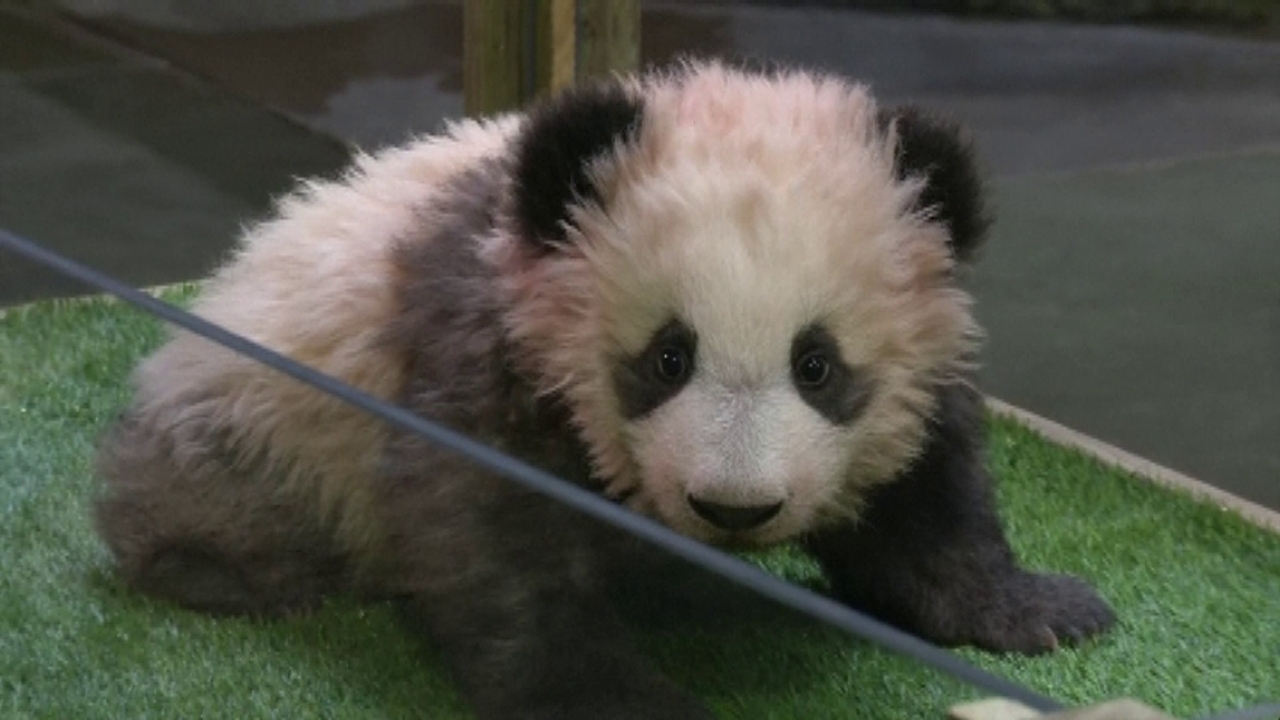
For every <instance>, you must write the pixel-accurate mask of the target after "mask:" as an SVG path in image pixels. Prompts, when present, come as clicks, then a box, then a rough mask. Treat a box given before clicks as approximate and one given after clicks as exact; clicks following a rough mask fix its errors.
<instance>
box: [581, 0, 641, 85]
mask: <svg viewBox="0 0 1280 720" xmlns="http://www.w3.org/2000/svg"><path fill="white" fill-rule="evenodd" d="M578 36H579V39H578V67H577V73H576V75H577V78H578V79H579V80H581V79H583V78H587V77H591V76H593V75H607V74H609V73H614V72H627V71H630V70H634V69H636V67H638V66H639V65H640V0H578Z"/></svg>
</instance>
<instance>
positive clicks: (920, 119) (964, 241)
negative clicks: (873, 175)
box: [880, 106, 991, 260]
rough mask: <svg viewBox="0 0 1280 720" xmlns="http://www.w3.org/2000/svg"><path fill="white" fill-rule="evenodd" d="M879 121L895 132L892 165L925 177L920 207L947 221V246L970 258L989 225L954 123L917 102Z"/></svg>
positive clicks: (968, 150) (969, 155)
mask: <svg viewBox="0 0 1280 720" xmlns="http://www.w3.org/2000/svg"><path fill="white" fill-rule="evenodd" d="M880 122H881V123H882V124H883V125H885V126H890V125H891V126H892V127H893V128H894V131H895V132H896V133H897V135H898V152H897V157H896V158H895V159H894V170H895V172H896V173H897V175H898V177H899V178H900V179H906V178H909V177H923V178H924V179H925V183H926V184H925V187H924V190H923V191H922V192H921V193H920V199H919V201H918V202H919V206H920V209H921V210H925V211H927V212H929V213H931V214H932V216H933V217H934V218H936V219H937V220H938V221H939V222H941V223H943V224H944V225H946V226H947V230H948V231H949V232H950V235H951V251H952V252H953V253H954V254H955V256H956V258H958V259H960V260H969V259H970V258H971V257H972V256H973V253H974V251H975V250H977V249H978V246H979V245H981V244H982V241H983V239H984V237H985V235H986V232H987V227H988V226H989V225H990V224H991V220H990V218H989V217H988V216H987V211H986V207H985V201H984V198H983V194H984V191H983V186H982V179H981V177H980V176H979V173H978V168H977V165H976V163H975V162H974V159H973V149H972V147H970V144H969V141H968V139H967V138H966V136H965V133H964V131H963V130H962V129H961V128H960V126H959V125H958V124H956V123H955V122H952V121H950V120H947V119H946V118H942V117H939V116H937V115H933V114H931V113H928V112H926V111H924V110H921V109H919V108H915V107H910V106H906V107H900V108H894V109H892V110H887V111H882V112H881V114H880Z"/></svg>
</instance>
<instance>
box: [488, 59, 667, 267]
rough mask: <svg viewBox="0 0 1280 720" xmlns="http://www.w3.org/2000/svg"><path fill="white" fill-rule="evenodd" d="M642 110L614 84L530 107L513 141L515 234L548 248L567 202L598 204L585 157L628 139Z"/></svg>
mask: <svg viewBox="0 0 1280 720" xmlns="http://www.w3.org/2000/svg"><path fill="white" fill-rule="evenodd" d="M643 112H644V108H643V105H642V104H641V102H640V100H639V99H638V98H636V97H634V96H632V95H631V94H629V93H628V92H627V91H626V90H624V89H623V88H622V87H621V86H619V85H617V84H616V83H602V84H596V85H586V86H581V87H578V88H573V89H570V90H568V91H566V92H564V93H561V94H560V95H558V96H556V97H554V98H551V99H550V100H547V101H545V102H543V103H542V104H541V105H538V106H537V107H535V108H534V109H533V110H532V111H531V112H530V114H529V117H528V119H527V120H526V121H525V125H524V128H523V130H522V131H521V134H520V137H519V139H518V141H517V147H516V162H515V170H514V181H515V187H514V193H515V221H516V224H517V230H518V231H519V232H520V234H521V236H522V237H524V238H525V239H526V240H528V241H530V242H535V243H539V244H541V245H543V246H549V244H551V243H556V242H562V241H563V240H564V239H565V232H564V224H565V223H566V222H568V221H569V206H570V204H574V203H582V202H599V201H600V194H599V189H598V188H596V187H595V186H594V185H593V184H592V182H591V179H590V177H589V175H588V172H587V171H588V169H589V168H590V165H591V161H592V160H594V159H596V158H598V157H600V156H601V155H603V154H604V153H606V152H609V151H610V150H612V149H613V148H614V147H615V145H617V143H619V142H629V141H631V140H633V139H634V138H635V136H636V134H637V133H638V132H639V129H640V121H641V119H642V116H643Z"/></svg>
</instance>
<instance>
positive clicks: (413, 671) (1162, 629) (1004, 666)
mask: <svg viewBox="0 0 1280 720" xmlns="http://www.w3.org/2000/svg"><path fill="white" fill-rule="evenodd" d="M165 295H166V297H167V298H168V299H171V300H183V299H185V298H186V297H188V296H189V295H190V290H174V291H168V292H166V293H165ZM162 336H163V331H162V329H161V328H160V327H159V326H158V325H157V324H156V323H155V322H154V321H152V320H150V319H148V318H145V317H143V316H141V315H139V314H138V313H136V312H135V311H131V310H129V309H126V308H123V307H121V306H119V305H117V304H115V303H111V302H107V301H103V300H88V301H63V302H51V303H42V304H38V305H35V306H30V307H25V308H20V309H16V310H12V311H10V312H8V313H7V314H4V315H3V316H0V556H2V557H3V566H2V567H3V569H2V570H0V717H4V718H142V717H200V718H249V717H279V718H311V717H334V718H400V717H406V718H407V717H432V718H442V719H444V720H451V719H453V718H466V717H469V716H468V714H467V712H466V711H465V709H464V708H463V706H462V705H461V703H460V702H459V700H458V699H457V697H456V696H455V695H454V693H453V690H452V689H451V686H450V683H449V682H448V680H447V678H446V677H445V674H444V671H443V668H442V666H441V665H440V663H439V662H438V661H437V660H436V659H435V658H433V657H432V656H431V653H430V650H429V649H423V648H421V647H420V646H418V645H417V644H416V643H415V642H414V641H413V640H412V639H411V638H410V637H408V636H407V635H406V634H405V633H404V632H403V631H402V630H401V628H399V627H398V626H397V624H396V622H395V620H394V618H393V617H392V613H391V612H390V610H389V609H388V608H386V607H384V606H380V605H373V606H358V605H355V604H353V603H351V602H348V601H343V600H336V601H334V602H331V603H329V604H328V605H327V606H326V607H325V608H323V609H322V610H321V611H319V612H317V613H315V614H312V615H308V616H305V617H299V618H293V619H289V620H281V621H272V622H255V621H249V620H242V619H213V618H208V617H205V616H202V615H198V614H194V613H190V612H185V611H182V610H179V609H177V608H174V607H170V606H167V605H164V604H162V603H157V602H153V601H150V600H148V599H146V598H143V597H140V596H138V595H136V594H134V593H131V592H128V591H127V590H126V589H125V588H124V587H123V586H122V585H121V584H120V583H119V582H118V581H117V580H115V579H114V578H113V577H112V575H111V572H110V566H109V562H108V559H107V556H106V553H105V551H104V550H103V549H102V548H101V547H100V545H99V544H98V542H97V541H96V539H95V537H94V536H93V532H92V529H91V528H90V524H89V522H88V518H87V508H88V504H89V501H90V498H91V497H92V495H93V492H94V485H93V479H92V477H91V471H90V466H91V458H92V447H93V442H94V437H95V435H96V433H97V432H98V431H99V430H100V429H101V428H102V427H103V426H104V425H105V424H106V423H107V422H108V421H109V419H110V418H111V417H112V415H113V413H114V412H116V411H117V410H118V409H119V408H120V407H122V406H123V405H124V403H125V402H126V400H127V392H128V391H127V387H126V384H125V378H126V376H127V374H128V372H129V369H130V367H131V366H132V365H133V363H134V362H135V361H136V360H137V358H138V357H139V356H140V355H142V354H143V353H144V352H145V351H146V350H147V349H148V348H151V347H153V346H155V345H156V344H157V343H158V342H160V340H161V339H162ZM992 430H993V436H992V441H991V450H990V455H991V462H992V467H993V469H994V471H995V473H996V474H997V476H998V477H1000V478H1001V481H1002V482H1001V486H1000V488H1001V489H1000V494H1001V501H1002V504H1003V508H1004V515H1005V518H1006V522H1007V524H1008V527H1009V532H1010V536H1011V539H1012V541H1013V543H1014V545H1015V546H1016V547H1017V549H1018V550H1019V552H1020V553H1021V555H1022V557H1023V558H1024V560H1025V561H1026V562H1027V563H1028V564H1029V565H1031V566H1033V567H1038V568H1051V569H1054V570H1059V571H1064V572H1074V573H1079V574H1082V575H1084V576H1086V577H1088V578H1089V579H1090V580H1091V581H1092V582H1094V583H1096V584H1097V586H1098V587H1099V588H1100V589H1101V591H1102V592H1103V594H1104V595H1106V596H1107V597H1108V598H1109V599H1110V600H1111V601H1112V602H1113V604H1114V605H1115V607H1116V610H1117V612H1118V614H1119V616H1120V625H1119V627H1118V628H1117V629H1116V630H1115V631H1114V632H1113V633H1112V634H1110V635H1108V636H1106V637H1104V638H1102V639H1100V640H1098V641H1096V642H1091V643H1089V644H1087V645H1085V646H1083V647H1081V648H1077V649H1071V650H1065V651H1062V652H1059V653H1056V654H1054V655H1052V656H1047V657H1038V658H1020V657H1019V658H1015V657H1010V658H1002V657H995V656H991V655H987V654H984V653H980V652H976V651H969V650H966V651H962V653H963V655H964V656H965V657H967V658H969V659H971V660H973V661H974V662H977V663H978V664H980V665H982V666H984V667H987V668H989V669H992V670H994V671H996V672H998V673H1001V674H1004V675H1007V676H1008V677H1010V678H1013V679H1014V680H1016V681H1018V682H1021V683H1024V684H1026V685H1028V686H1030V687H1033V688H1035V689H1036V690H1038V691H1040V692H1042V693H1044V694H1047V695H1050V696H1053V697H1055V698H1057V699H1059V700H1062V701H1064V702H1068V703H1072V704H1083V703H1088V702H1093V701H1098V700H1102V699H1106V698H1110V697H1117V696H1133V697H1138V698H1141V699H1143V700H1145V701H1147V702H1149V703H1151V704H1153V705H1156V706H1158V707H1161V708H1163V709H1165V710H1167V711H1169V712H1171V713H1174V714H1177V715H1179V716H1180V717H1184V718H1191V717H1198V716H1202V715H1205V714H1208V713H1210V712H1212V711H1216V710H1221V709H1226V708H1231V707H1242V706H1245V705H1250V704H1255V703H1259V702H1262V701H1266V700H1274V699H1276V698H1280V537H1278V536H1276V535H1273V534H1269V533H1267V532H1265V531H1262V530H1259V529H1257V528H1255V527H1253V526H1251V525H1249V524H1247V523H1245V522H1244V521H1242V520H1240V519H1238V518H1237V517H1235V516H1234V515H1232V514H1231V513H1229V512H1226V511H1223V510H1220V509H1217V508H1214V507H1212V506H1208V505H1204V504H1200V503H1197V502H1195V501H1192V500H1190V499H1188V498H1185V497H1182V496H1180V495H1178V494H1175V493H1172V492H1169V491H1166V490H1163V489H1159V488H1156V487H1154V486H1152V485H1150V484H1148V483H1145V482H1142V481H1139V480H1136V479H1134V478H1132V477H1130V476H1128V475H1126V474H1125V473H1123V472H1119V471H1116V470H1112V469H1109V468H1107V467H1104V466H1102V465H1101V464H1099V463H1097V462H1096V461H1094V460H1092V459H1089V458H1087V457H1085V456H1082V455H1080V454H1078V453H1076V452H1072V451H1068V450H1064V449H1062V448H1058V447H1054V446H1052V445H1050V444H1048V443H1046V442H1045V441H1043V440H1041V439H1040V438H1039V437H1037V436H1036V435H1035V434H1033V433H1032V432H1030V431H1028V430H1026V429H1024V428H1022V427H1020V426H1018V425H1016V424H1014V423H1012V422H1009V421H1005V420H993V427H992ZM764 562H765V564H766V565H768V566H770V567H774V568H777V569H780V571H781V572H783V573H785V574H788V575H790V576H792V577H794V578H799V579H802V580H805V579H810V578H811V573H812V571H811V566H809V565H807V564H806V563H804V562H802V561H801V560H800V559H799V558H798V557H797V556H795V555H793V554H791V553H788V552H786V551H784V552H781V553H778V554H774V555H772V556H770V557H768V558H766V559H765V561H764ZM674 612H677V611H676V610H675V609H673V613H674ZM641 642H642V644H643V645H644V646H645V647H646V648H647V649H649V650H650V651H651V652H652V654H653V655H654V656H655V659H656V662H658V663H659V664H660V665H661V666H662V667H664V668H665V669H666V671H667V672H668V673H670V674H671V675H673V676H674V677H676V678H678V679H679V680H680V681H681V682H682V683H684V684H685V685H686V686H687V687H689V688H691V689H692V690H694V691H695V692H697V693H698V694H699V695H701V696H702V697H704V698H706V699H707V700H708V702H710V703H711V704H712V705H713V706H715V707H716V708H717V709H718V710H719V711H720V713H721V714H722V716H723V717H726V718H779V719H781V718H814V719H822V718H833V719H834V718H849V717H858V718H872V719H878V718H884V719H886V720H888V719H891V718H939V717H941V716H942V711H943V709H944V708H945V707H946V706H948V705H950V704H952V703H955V702H958V701H961V700H965V699H970V698H972V697H975V696H976V693H975V692H974V691H973V690H971V689H968V688H965V687H963V686H962V685H960V684H959V683H957V682H955V681H952V680H949V679H946V678H943V677H941V676H939V675H937V674H936V673H934V672H932V671H930V670H926V669H923V668H920V667H918V666H916V665H914V664H912V663H911V662H910V661H909V660H906V659H903V658H900V657H897V656H894V655H891V654H888V653H885V652H883V651H881V650H879V649H877V648H874V647H872V646H870V645H868V644H866V643H864V642H861V641H858V640H856V639H851V638H848V637H845V636H843V635H841V634H839V633H836V632H834V631H830V630H826V629H823V628H820V627H818V626H816V625H814V624H812V623H805V622H800V621H792V620H788V619H786V616H783V615H779V616H778V618H772V617H770V619H768V621H756V622H745V621H737V622H735V621H725V622H712V623H709V624H706V625H697V624H694V625H692V626H690V624H689V623H681V624H676V625H674V626H673V627H671V628H666V629H664V627H663V626H661V625H660V626H656V627H655V628H652V629H650V630H648V631H646V632H645V634H644V635H643V636H642V637H641Z"/></svg>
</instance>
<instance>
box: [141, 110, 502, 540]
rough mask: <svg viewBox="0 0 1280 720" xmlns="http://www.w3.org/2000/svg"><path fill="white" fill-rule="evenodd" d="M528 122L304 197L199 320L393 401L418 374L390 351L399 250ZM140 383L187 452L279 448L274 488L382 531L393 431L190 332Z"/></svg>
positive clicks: (263, 230)
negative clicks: (374, 477) (373, 491)
mask: <svg viewBox="0 0 1280 720" xmlns="http://www.w3.org/2000/svg"><path fill="white" fill-rule="evenodd" d="M518 122H519V120H518V118H516V117H511V116H508V117H504V118H499V119H497V120H494V121H491V122H470V121H469V122H464V123H460V124H457V125H455V126H452V127H451V128H450V129H449V131H448V132H447V133H446V134H443V135H440V136H433V137H427V138H421V139H418V140H415V141H413V142H410V143H408V144H406V145H404V146H401V147H397V148H392V149H388V150H384V151H382V152H380V153H377V154H374V155H366V156H361V157H360V158H359V159H358V160H357V161H356V162H355V164H354V165H353V167H352V168H351V169H350V170H348V171H347V172H346V173H345V174H344V176H343V177H341V178H339V179H338V180H336V181H323V182H311V183H307V184H304V185H303V186H301V187H300V188H299V190H298V191H296V192H295V193H293V194H291V195H289V196H287V197H285V198H284V199H282V200H281V201H280V202H279V204H278V206H277V210H276V213H275V214H274V216H273V217H272V218H271V219H269V220H267V221H265V222H262V223H260V224H257V225H255V226H252V227H250V228H248V229H247V230H246V232H245V234H244V236H243V238H242V240H241V242H240V245H239V247H238V249H237V250H236V251H235V253H234V255H233V256H232V258H231V259H230V260H229V261H228V262H227V263H226V265H225V266H224V267H222V268H221V269H220V270H219V271H218V272H217V273H216V274H215V275H214V276H213V278H212V279H211V280H209V281H208V283H207V284H206V286H205V287H204V288H203V289H202V291H201V294H200V297H199V299H198V300H197V301H196V303H195V305H194V307H193V311H194V312H195V313H196V314H198V315H200V316H201V317H203V318H205V319H207V320H210V321H211V322H213V323H215V324H218V325H221V326H223V327H225V328H227V329H229V330H231V331H232V332H235V333H238V334H241V335H244V336H245V337H248V338H249V339H251V340H253V341H255V342H258V343H260V344H262V345H265V346H267V347H268V348H271V349H272V350H275V351H276V352H279V353H281V354H283V355H286V356H288V357H290V358H292V359H294V360H297V361H299V362H302V363H304V364H306V365H309V366H311V367H313V368H316V369H318V370H320V371H322V372H325V373H327V374H330V375H333V376H335V377H338V378H339V379H341V380H343V381H345V382H347V383H350V384H352V385H354V386H356V387H358V388H360V389H362V390H364V391H366V392H369V393H371V394H373V395H374V396H376V397H380V398H382V399H388V400H390V399H393V398H394V397H395V396H396V395H397V393H398V392H399V391H400V388H401V387H402V385H403V383H404V382H405V368H404V362H403V359H402V358H400V357H398V356H397V355H396V354H395V351H394V350H393V349H392V348H391V347H389V346H388V344H387V343H386V342H384V341H383V336H384V334H385V330H386V327H387V326H388V324H389V323H390V322H391V321H392V319H393V318H394V316H395V313H396V312H397V309H398V308H397V298H396V295H395V289H394V287H393V283H392V282H391V272H392V251H393V249H394V248H395V246H396V243H397V241H398V240H401V239H403V238H405V237H406V236H410V235H412V236H416V237H421V236H424V235H427V236H429V235H430V234H431V233H430V225H431V223H432V222H433V221H434V220H435V218H434V217H433V214H432V213H431V212H430V210H429V208H430V205H431V203H432V201H433V200H434V199H435V198H436V197H438V195H439V194H440V193H441V192H442V191H443V190H444V189H445V187H446V186H447V184H448V183H449V181H450V179H451V178H453V177H455V176H457V175H458V174H459V173H460V172H463V171H465V170H466V169H468V168H470V167H472V166H474V165H475V164H476V163H477V162H479V161H480V160H482V159H484V158H487V157H492V156H495V155H498V154H500V153H502V152H504V150H505V148H506V145H507V143H508V141H509V139H510V136H511V135H512V133H513V132H514V130H515V129H516V127H517V125H518ZM424 231H425V232H424ZM134 382H135V384H136V387H137V404H136V405H135V408H134V412H135V413H137V414H138V415H139V416H140V417H141V418H144V419H145V421H146V422H148V423H149V424H151V425H152V426H153V428H154V429H155V430H157V431H160V432H161V433H165V434H168V435H170V436H172V437H174V438H175V439H177V440H178V443H177V444H176V448H177V451H178V452H179V453H181V452H182V451H183V448H189V452H190V453H191V454H192V455H193V456H196V455H199V454H200V453H204V452H208V447H207V446H208V444H209V442H210V441H211V439H212V438H218V439H219V442H223V443H227V444H229V445H230V446H231V447H230V449H231V451H232V452H233V454H234V452H236V450H237V449H238V448H252V449H253V452H255V453H257V452H262V451H263V449H264V448H265V449H266V450H265V452H266V453H267V457H266V458H262V457H255V458H253V460H254V461H255V462H256V461H259V460H265V461H266V463H265V465H264V467H267V468H270V469H271V470H272V471H271V472H269V473H264V475H269V476H270V477H264V478H263V481H271V482H277V481H278V482H279V483H280V487H281V490H282V491H284V492H305V493H307V494H311V493H315V494H316V498H315V499H316V500H318V501H319V503H320V506H321V509H322V513H321V514H322V515H324V516H327V517H331V518H333V519H335V520H336V521H338V522H339V523H340V524H342V525H344V526H346V527H347V528H348V529H349V530H350V531H351V533H354V534H357V535H358V534H360V533H361V532H362V531H361V530H360V529H361V528H365V527H367V526H368V525H369V523H367V522H365V521H364V520H363V519H362V516H363V514H364V511H363V510H362V508H363V507H364V506H365V504H366V503H364V502H362V501H361V499H360V497H361V496H362V495H363V491H362V489H361V486H363V485H365V483H364V482H362V481H363V480H365V479H367V478H368V477H369V476H370V475H371V474H372V472H373V471H374V469H375V467H376V463H377V461H378V456H379V453H380V450H381V448H382V445H383V442H384V440H385V434H386V429H385V427H384V426H383V424H382V423H380V422H379V421H377V420H375V419H373V418H371V417H370V416H368V415H366V414H365V413H363V412H361V411H358V410H356V409H354V408H351V407H349V406H347V405H345V404H343V403H341V402H339V401H336V400H334V399H332V398H329V397H328V396H325V395H324V394H322V393H320V392H319V391H316V390H313V389H311V388H309V387H307V386H304V385H302V384H301V383H298V382H295V381H292V380H288V379H286V378H284V377H283V376H281V375H279V374H278V373H276V372H275V371H272V370H270V369H269V368H266V367H265V366H262V365H260V364H258V363H256V362H255V361H253V360H251V359H249V358H246V357H243V356H239V355H236V354H235V353H233V352H231V351H229V350H225V349H223V348H220V347H217V346H214V345H213V344H211V343H209V342H207V341H205V340H203V339H200V338H197V337H193V336H191V335H188V334H185V333H179V334H177V335H176V336H175V337H174V338H173V339H172V340H171V341H170V342H169V343H168V344H167V345H166V346H164V347H163V348H161V349H160V350H159V351H158V352H156V353H155V354H154V355H153V356H152V357H150V358H149V359H147V360H146V361H145V362H144V363H143V364H142V365H141V366H140V367H139V368H138V370H137V372H136V374H135V376H134ZM183 439H186V440H187V442H185V443H184V442H183ZM226 449H227V448H222V449H221V450H220V451H225V450H226ZM193 460H194V461H199V460H200V458H198V457H193ZM342 534H348V533H340V535H342Z"/></svg>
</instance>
